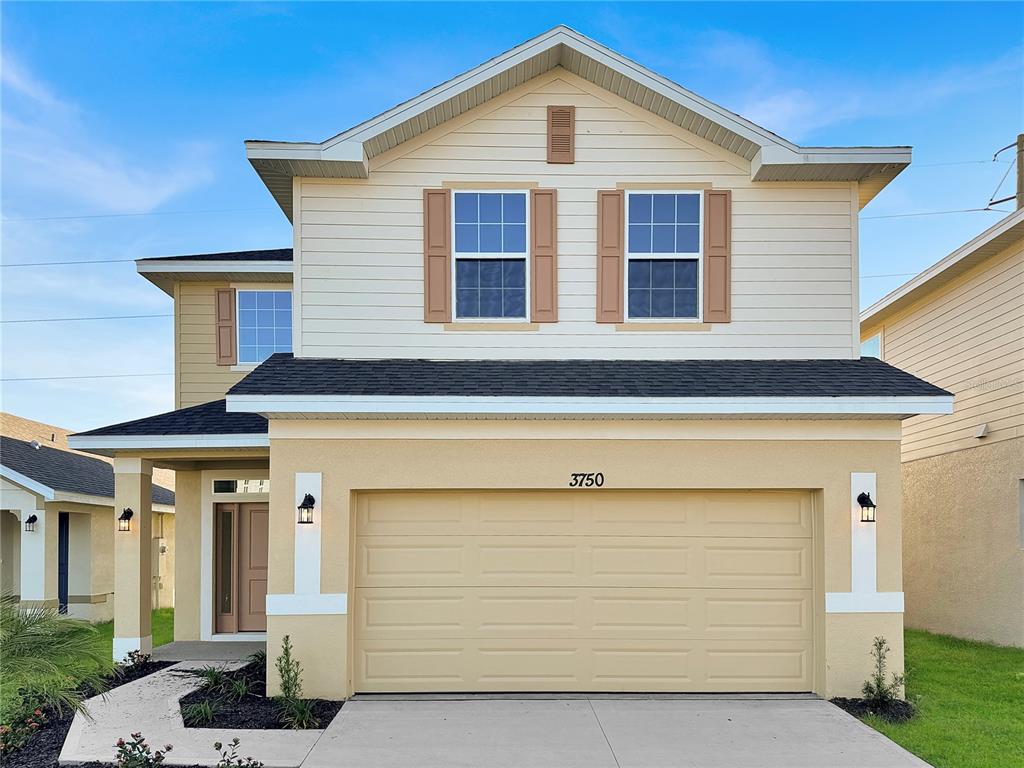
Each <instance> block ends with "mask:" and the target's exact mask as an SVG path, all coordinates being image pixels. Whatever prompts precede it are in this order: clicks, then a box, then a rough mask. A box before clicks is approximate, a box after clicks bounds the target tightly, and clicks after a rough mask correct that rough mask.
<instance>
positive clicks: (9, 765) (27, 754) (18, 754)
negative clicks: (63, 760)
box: [2, 661, 174, 768]
mask: <svg viewBox="0 0 1024 768" xmlns="http://www.w3.org/2000/svg"><path fill="white" fill-rule="evenodd" d="M173 663H174V662H172V661H146V662H143V663H141V664H135V665H133V666H131V667H122V668H120V669H118V670H117V671H116V672H115V673H114V674H113V675H112V676H111V677H110V682H109V683H108V685H107V690H108V691H111V690H113V689H114V688H118V687H120V686H122V685H125V684H126V683H130V682H132V681H133V680H138V679H139V678H140V677H145V676H146V675H151V674H153V673H154V672H158V671H160V670H161V669H164V668H166V667H169V666H171V665H172V664H173ZM82 690H83V693H85V695H86V697H87V698H88V697H90V696H95V695H96V691H94V690H91V689H88V688H83V689H82ZM74 719H75V715H74V713H73V712H71V713H65V714H64V715H63V716H59V715H57V714H55V713H47V718H46V722H45V723H43V724H42V725H41V726H40V727H39V729H38V730H37V731H36V732H35V735H34V736H32V738H31V739H30V740H29V742H28V743H27V744H26V745H25V746H23V747H22V748H21V749H16V750H15V751H14V752H11V753H10V754H9V755H4V756H3V760H2V763H3V768H58V766H57V760H58V758H59V757H60V750H61V748H62V747H63V746H64V739H66V738H67V736H68V731H69V730H71V723H72V721H74ZM110 754H111V755H113V754H114V746H113V745H111V746H110Z"/></svg>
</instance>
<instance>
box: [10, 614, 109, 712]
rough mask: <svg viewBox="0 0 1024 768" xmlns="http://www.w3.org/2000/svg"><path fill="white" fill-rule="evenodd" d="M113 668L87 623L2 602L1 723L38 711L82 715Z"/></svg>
mask: <svg viewBox="0 0 1024 768" xmlns="http://www.w3.org/2000/svg"><path fill="white" fill-rule="evenodd" d="M113 668H114V664H113V660H112V659H111V654H110V648H109V646H108V645H107V643H106V641H105V640H104V638H103V637H102V636H101V635H100V634H99V633H98V632H97V631H96V629H95V628H94V627H92V626H91V625H90V624H88V623H87V622H85V621H82V620H80V619H73V618H71V617H69V616H64V615H61V614H60V613H59V612H58V611H57V609H56V608H24V609H23V608H21V607H20V605H19V604H18V601H17V599H15V598H14V597H13V596H11V595H9V594H5V595H2V596H0V723H2V724H9V723H11V722H13V721H14V720H15V719H17V718H18V717H19V716H20V715H21V714H22V713H24V712H25V711H31V710H34V709H36V708H41V709H43V710H51V711H54V712H56V713H57V714H58V715H63V714H65V713H67V712H69V711H70V712H79V711H84V706H83V702H84V699H85V691H87V690H91V691H95V692H96V693H100V692H102V691H103V690H104V688H105V684H106V680H105V678H106V676H107V675H109V674H110V672H111V671H112V670H113Z"/></svg>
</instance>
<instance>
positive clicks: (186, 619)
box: [174, 470, 202, 640]
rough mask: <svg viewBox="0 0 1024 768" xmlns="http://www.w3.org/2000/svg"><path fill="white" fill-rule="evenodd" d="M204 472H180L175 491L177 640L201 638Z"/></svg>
mask: <svg viewBox="0 0 1024 768" xmlns="http://www.w3.org/2000/svg"><path fill="white" fill-rule="evenodd" d="M201 497H202V487H201V473H200V472H198V471H181V470H179V471H178V472H177V487H176V489H175V492H174V592H175V595H174V639H175V640H198V639H199V597H200V573H201V544H200V535H201V529H200V523H201V521H200V505H201V503H202V501H201Z"/></svg>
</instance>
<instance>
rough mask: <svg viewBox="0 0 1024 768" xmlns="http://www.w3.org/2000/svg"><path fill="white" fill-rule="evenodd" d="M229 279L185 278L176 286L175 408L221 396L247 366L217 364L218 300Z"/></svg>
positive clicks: (220, 397) (238, 379) (205, 401)
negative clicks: (236, 367)
mask: <svg viewBox="0 0 1024 768" xmlns="http://www.w3.org/2000/svg"><path fill="white" fill-rule="evenodd" d="M228 287H229V286H228V284H227V283H199V282H191V281H182V282H179V283H177V284H176V285H175V287H174V339H175V344H174V359H175V377H174V378H175V392H174V397H175V406H174V407H175V408H188V407H189V406H192V405H200V404H202V403H208V402H210V401H211V400H220V399H222V398H223V397H224V394H225V393H226V392H227V391H228V390H229V389H230V388H231V387H232V386H234V385H235V384H236V383H237V382H238V381H240V380H241V379H242V377H243V376H245V374H246V371H245V370H232V368H233V367H234V366H230V365H217V335H216V329H215V324H214V302H215V298H216V291H217V289H218V288H228Z"/></svg>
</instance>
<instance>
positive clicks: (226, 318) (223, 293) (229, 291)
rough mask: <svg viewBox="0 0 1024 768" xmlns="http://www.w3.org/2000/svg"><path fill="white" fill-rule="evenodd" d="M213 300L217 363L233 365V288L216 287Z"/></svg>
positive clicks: (236, 353) (235, 336)
mask: <svg viewBox="0 0 1024 768" xmlns="http://www.w3.org/2000/svg"><path fill="white" fill-rule="evenodd" d="M214 302H215V306H214V322H215V327H216V334H217V365H234V364H235V363H237V362H238V347H237V339H238V331H237V329H236V327H235V289H234V288H218V289H217V290H216V294H215V297H214Z"/></svg>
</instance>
